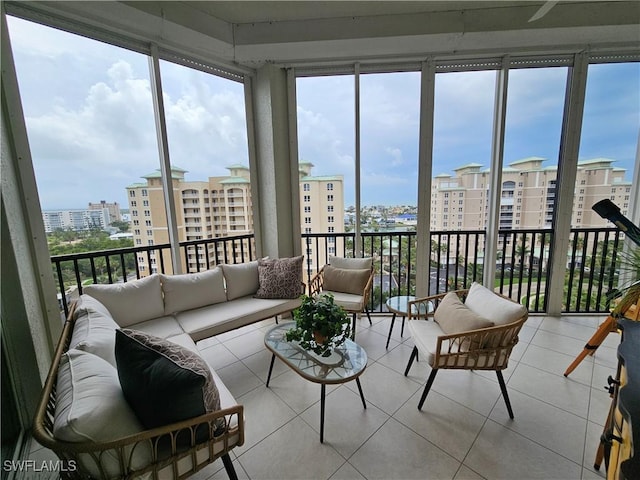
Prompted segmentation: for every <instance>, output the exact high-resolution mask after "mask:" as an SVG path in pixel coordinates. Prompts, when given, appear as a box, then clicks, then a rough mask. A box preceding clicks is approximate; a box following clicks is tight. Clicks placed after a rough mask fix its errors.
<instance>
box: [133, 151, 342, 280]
mask: <svg viewBox="0 0 640 480" xmlns="http://www.w3.org/2000/svg"><path fill="white" fill-rule="evenodd" d="M312 167H313V164H311V163H308V162H302V163H301V164H300V205H301V206H300V208H301V215H300V218H301V222H302V228H301V231H302V232H307V233H310V232H313V233H318V232H326V233H333V232H342V231H343V230H344V199H343V181H342V177H341V176H331V177H314V176H312V175H311V169H312ZM227 169H228V170H229V175H226V176H220V177H209V179H208V180H206V181H187V180H186V179H185V173H187V171H186V170H183V169H181V168H178V167H173V168H172V170H171V178H172V184H173V199H174V202H175V207H176V218H177V229H178V237H179V241H180V242H190V241H193V242H194V245H187V246H186V247H185V248H184V249H183V250H182V268H183V271H185V272H195V271H198V270H205V269H207V268H209V266H211V265H215V264H219V263H225V262H227V263H232V262H233V261H234V258H233V257H234V256H235V257H237V258H235V261H238V262H239V261H242V259H241V257H242V254H243V253H246V252H248V251H250V250H251V249H252V248H253V241H252V239H251V238H247V239H242V240H241V241H240V243H239V244H238V243H237V242H236V244H235V245H234V248H231V247H229V248H227V246H226V245H224V244H220V245H218V247H217V248H214V247H213V246H208V247H207V246H204V245H198V244H197V243H198V241H199V240H206V239H213V238H220V237H231V236H234V237H235V236H242V235H249V234H252V233H253V213H252V212H253V206H252V202H251V183H250V177H249V169H248V168H247V167H245V166H243V165H231V166H229V167H227ZM141 178H143V179H144V180H145V181H144V182H140V183H135V184H132V185H130V186H128V187H127V198H128V200H129V212H130V216H131V231H132V232H133V241H134V245H135V246H136V247H143V246H148V247H151V248H149V251H148V252H141V253H138V258H137V263H138V268H139V269H140V273H141V275H143V276H144V275H149V274H151V273H156V272H159V271H162V270H164V271H165V272H167V273H171V259H170V256H169V251H168V250H164V251H163V254H162V256H160V255H159V254H158V253H156V252H157V251H156V250H154V249H153V248H152V247H153V246H156V245H162V244H167V243H169V233H168V227H167V216H166V210H165V204H164V194H163V188H162V181H161V176H160V170H157V171H155V172H153V173H150V174H148V175H144V176H143V177H141ZM330 240H331V239H330ZM335 248H336V242H335V239H333V241H331V242H330V246H329V247H328V251H325V250H324V249H323V250H322V251H320V252H316V250H315V246H307V245H306V244H305V241H304V240H303V245H302V252H303V253H304V254H305V258H306V259H307V266H309V267H312V268H313V269H315V268H316V264H317V263H319V264H320V265H323V264H324V263H325V260H326V254H327V253H328V254H333V253H335V251H336V250H335ZM340 248H342V247H340ZM339 251H340V252H341V251H342V250H339ZM161 267H162V268H161Z"/></svg>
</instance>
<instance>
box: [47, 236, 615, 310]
mask: <svg viewBox="0 0 640 480" xmlns="http://www.w3.org/2000/svg"><path fill="white" fill-rule="evenodd" d="M552 240H553V232H552V230H550V229H549V230H500V232H499V238H498V261H497V263H496V276H495V283H494V288H496V290H497V291H499V292H500V293H502V294H503V295H507V296H509V297H511V298H513V299H514V300H517V301H520V302H522V303H524V304H525V305H527V307H528V308H529V311H530V312H532V313H535V312H544V311H545V310H546V306H547V303H546V302H547V289H548V286H549V266H550V264H551V261H550V260H551V259H550V254H551V253H550V249H551V248H550V246H551V244H552ZM484 244H485V232H484V231H451V232H443V231H432V232H431V245H430V247H429V250H430V260H429V263H430V268H429V276H428V280H427V286H426V287H427V288H426V291H428V292H429V293H430V294H435V293H442V292H446V291H449V290H453V289H457V288H466V287H469V286H470V285H471V283H472V282H474V281H478V282H481V281H482V277H483V269H484V253H483V252H484V251H485V245H484ZM621 245H622V238H621V234H620V232H619V231H618V230H616V229H606V228H600V229H573V230H572V231H571V237H570V243H569V250H568V262H567V265H566V279H565V292H564V302H563V303H564V306H563V311H564V312H567V313H604V312H607V311H608V308H609V307H608V301H607V300H608V298H607V293H609V292H611V291H613V290H614V289H615V287H616V285H617V282H618V264H619V256H618V254H617V252H618V250H619V249H620V248H621ZM180 250H181V257H182V258H181V261H182V265H183V268H184V269H185V271H188V272H193V271H200V270H205V269H207V268H212V267H213V266H215V265H218V264H222V263H243V262H248V261H251V260H253V259H255V258H256V253H255V244H254V236H253V234H245V235H239V236H232V237H224V238H215V239H204V240H193V241H187V242H181V243H180ZM362 250H363V255H364V256H371V257H373V258H374V269H375V275H374V288H373V294H372V295H371V303H370V305H369V309H370V311H372V312H374V313H375V312H385V307H384V304H385V301H386V299H387V298H389V297H391V296H394V295H413V294H415V291H416V251H417V249H416V234H415V232H366V233H363V234H362ZM302 251H303V252H305V256H306V263H305V265H306V267H305V272H304V275H305V280H306V282H307V283H309V281H310V280H311V277H312V276H313V275H314V274H315V272H316V271H317V270H318V269H319V268H320V267H321V266H322V265H324V264H325V263H327V259H328V257H329V256H330V255H337V256H344V257H355V256H356V251H355V244H354V234H353V233H309V234H303V235H302ZM170 255H171V252H170V248H169V244H163V245H153V246H146V247H129V248H122V249H114V250H103V251H98V252H86V253H78V254H69V255H57V256H53V257H51V262H52V265H53V270H54V275H55V278H56V279H57V283H58V291H59V292H60V294H61V299H60V303H61V309H64V311H65V314H66V313H67V312H68V298H67V294H68V292H70V291H72V290H75V289H77V291H78V293H82V286H83V285H86V284H88V283H117V282H126V281H128V280H131V279H135V278H141V277H143V276H145V275H148V274H150V273H155V272H159V273H169V272H171V260H170V259H171V256H170ZM143 269H144V270H143Z"/></svg>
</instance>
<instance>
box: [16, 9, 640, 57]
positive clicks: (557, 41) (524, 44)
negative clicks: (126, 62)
mask: <svg viewBox="0 0 640 480" xmlns="http://www.w3.org/2000/svg"><path fill="white" fill-rule="evenodd" d="M4 5H5V6H6V7H5V8H7V10H8V11H12V10H13V11H22V12H26V14H25V15H26V16H29V15H31V13H29V12H33V11H37V12H38V14H42V13H46V14H47V15H48V16H49V17H50V18H55V17H58V18H61V19H62V21H61V22H60V23H59V24H60V25H62V26H63V28H64V22H65V21H67V20H69V19H71V20H73V21H74V22H77V21H79V22H81V23H82V24H84V25H85V26H86V32H88V34H89V35H91V36H94V33H96V32H97V33H99V32H98V31H107V32H108V35H111V34H115V35H120V36H124V37H128V38H134V39H136V40H138V41H140V42H143V43H146V42H153V43H156V44H158V45H159V46H160V47H166V48H167V49H170V50H173V51H176V52H184V54H188V55H190V56H193V57H194V58H201V59H203V60H205V61H210V60H215V61H216V62H222V63H226V64H234V65H238V66H243V67H249V68H255V67H256V66H259V65H262V64H264V63H266V62H269V63H277V64H284V65H300V64H326V63H332V62H354V61H372V60H380V61H387V60H388V59H395V60H398V59H415V58H422V59H424V58H425V57H427V56H433V57H437V58H443V57H456V58H458V57H460V56H461V55H465V56H467V57H478V56H487V55H496V54H498V55H504V54H505V53H510V54H515V55H518V54H532V53H534V54H535V53H540V54H546V53H548V52H554V53H558V52H562V53H576V52H581V51H596V50H601V51H602V50H607V49H609V50H610V51H620V49H623V50H625V49H627V50H629V49H632V50H635V51H637V50H638V49H640V2H638V1H622V0H621V1H616V0H609V1H602V0H575V1H555V0H552V1H543V0H539V1H506V0H505V1H339V0H336V1H310V0H309V1H267V0H264V1H244V0H236V1H154V0H150V1H96V2H94V1H30V2H13V1H8V2H7V1H5V2H4ZM541 9H542V10H541ZM543 12H544V15H542V16H538V17H539V18H537V19H533V17H534V16H535V15H536V13H543ZM53 23H55V20H54V22H53ZM74 28H75V27H74ZM92 29H95V32H93V31H92ZM108 35H107V37H108ZM107 41H108V39H107Z"/></svg>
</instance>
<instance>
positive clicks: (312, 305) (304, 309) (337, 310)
mask: <svg viewBox="0 0 640 480" xmlns="http://www.w3.org/2000/svg"><path fill="white" fill-rule="evenodd" d="M293 319H294V320H295V322H296V326H295V328H293V329H291V330H289V331H288V332H287V333H286V340H287V341H288V342H290V341H293V340H295V341H298V342H299V343H300V346H301V347H302V348H304V349H305V350H310V351H312V352H314V353H316V354H317V355H322V356H323V357H328V356H329V355H331V351H332V350H333V348H334V347H337V346H338V345H342V344H343V343H344V341H345V340H346V339H347V338H348V337H349V335H351V326H350V320H349V315H348V314H347V312H346V311H345V309H344V308H342V307H341V306H340V305H337V304H336V303H335V301H334V298H333V295H331V294H323V295H318V296H317V297H310V296H307V295H304V296H303V297H302V304H301V305H300V307H299V308H297V309H296V310H294V311H293Z"/></svg>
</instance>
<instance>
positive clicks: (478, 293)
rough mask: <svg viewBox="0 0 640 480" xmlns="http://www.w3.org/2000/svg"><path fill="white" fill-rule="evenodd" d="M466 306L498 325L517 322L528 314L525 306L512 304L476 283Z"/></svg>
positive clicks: (469, 294)
mask: <svg viewBox="0 0 640 480" xmlns="http://www.w3.org/2000/svg"><path fill="white" fill-rule="evenodd" d="M464 304H465V305H466V306H467V307H468V308H470V309H471V310H473V311H474V312H475V313H477V314H478V315H481V316H483V317H485V318H488V319H491V320H492V321H493V322H494V323H495V324H496V325H506V324H508V323H512V322H515V321H516V320H518V319H519V318H522V317H523V316H525V315H526V314H527V309H526V307H525V306H524V305H520V304H519V303H516V302H512V301H511V300H508V299H506V298H504V297H501V296H500V295H498V294H496V293H495V292H492V291H491V290H489V289H488V288H486V287H484V286H482V285H480V284H479V283H476V282H474V283H473V284H472V285H471V288H470V289H469V293H468V294H467V298H466V300H465V301H464Z"/></svg>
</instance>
